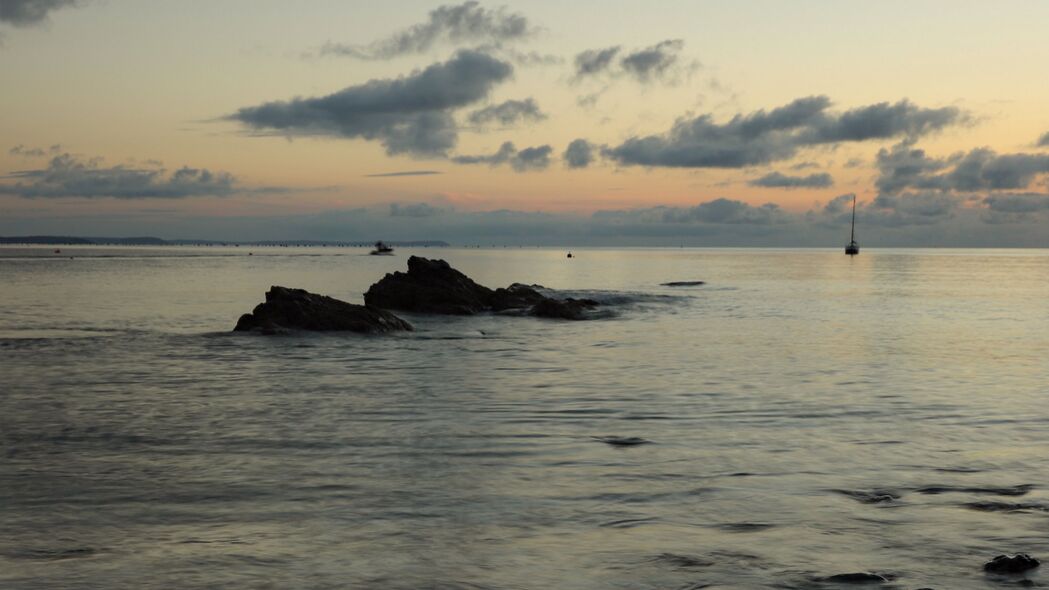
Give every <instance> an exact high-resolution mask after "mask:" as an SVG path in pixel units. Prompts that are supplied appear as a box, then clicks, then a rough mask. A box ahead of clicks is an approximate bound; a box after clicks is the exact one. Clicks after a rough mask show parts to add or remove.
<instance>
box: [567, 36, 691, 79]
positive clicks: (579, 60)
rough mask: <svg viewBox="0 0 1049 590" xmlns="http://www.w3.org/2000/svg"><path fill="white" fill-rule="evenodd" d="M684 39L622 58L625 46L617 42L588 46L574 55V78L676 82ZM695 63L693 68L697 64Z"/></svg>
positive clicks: (680, 66)
mask: <svg viewBox="0 0 1049 590" xmlns="http://www.w3.org/2000/svg"><path fill="white" fill-rule="evenodd" d="M684 46H685V42H684V41H682V40H681V39H667V40H666V41H660V42H659V43H656V44H655V45H652V46H650V47H645V48H643V49H638V50H635V51H631V52H629V53H627V54H625V55H623V56H622V57H621V58H620V59H619V61H618V62H617V61H616V57H617V56H619V55H621V53H622V47H621V46H619V45H615V46H612V47H606V48H603V49H588V50H586V51H582V52H580V53H578V54H576V56H575V80H576V81H580V80H583V79H584V78H588V77H594V76H598V75H601V74H609V75H611V76H629V77H631V78H633V79H634V80H637V81H638V82H640V83H642V84H647V83H650V82H653V81H656V80H663V81H665V82H674V81H676V80H677V78H678V74H680V73H681V70H682V69H684V66H683V65H682V64H681V59H680V52H681V50H682V49H683V48H684ZM698 65H699V64H698V62H694V63H693V64H691V66H690V67H692V68H695V67H698Z"/></svg>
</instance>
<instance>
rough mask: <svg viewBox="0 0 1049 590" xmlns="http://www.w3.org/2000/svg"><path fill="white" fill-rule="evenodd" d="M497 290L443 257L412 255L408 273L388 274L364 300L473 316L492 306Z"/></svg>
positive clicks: (433, 311)
mask: <svg viewBox="0 0 1049 590" xmlns="http://www.w3.org/2000/svg"><path fill="white" fill-rule="evenodd" d="M492 295H493V292H492V290H491V289H489V288H488V287H484V286H481V285H478V284H477V283H475V282H473V281H472V280H471V279H470V277H468V276H466V275H464V274H463V273H461V272H459V271H457V270H455V269H454V268H452V267H451V266H450V265H449V264H448V263H447V262H445V261H443V260H429V259H426V258H419V257H418V256H412V257H410V258H408V272H407V273H403V272H395V273H388V274H387V275H386V276H385V277H383V278H382V280H380V281H379V282H378V283H375V284H374V285H372V286H371V287H370V288H369V289H368V292H367V293H365V294H364V303H365V304H367V305H372V306H375V307H381V308H385V309H400V310H403V311H414V312H417V313H441V314H450V315H472V314H475V313H477V312H480V311H485V310H486V309H488V308H489V307H490V304H489V300H490V299H491V297H492Z"/></svg>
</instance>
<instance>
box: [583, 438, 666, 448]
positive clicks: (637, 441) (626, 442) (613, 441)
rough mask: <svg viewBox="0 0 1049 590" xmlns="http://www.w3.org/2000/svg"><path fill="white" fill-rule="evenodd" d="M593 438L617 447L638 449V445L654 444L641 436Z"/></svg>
mask: <svg viewBox="0 0 1049 590" xmlns="http://www.w3.org/2000/svg"><path fill="white" fill-rule="evenodd" d="M591 438H593V439H594V440H597V441H601V442H603V443H605V444H609V445H613V446H617V447H636V446H637V445H644V444H648V443H651V442H652V441H650V440H647V439H644V438H641V437H639V436H594V437H591Z"/></svg>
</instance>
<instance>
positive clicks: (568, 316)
mask: <svg viewBox="0 0 1049 590" xmlns="http://www.w3.org/2000/svg"><path fill="white" fill-rule="evenodd" d="M597 306H598V303H597V302H596V301H594V300H593V299H572V298H571V297H569V298H567V299H552V298H550V297H545V298H543V299H542V300H541V301H539V302H538V303H536V304H535V305H534V306H532V311H531V312H529V313H531V315H534V316H535V317H538V318H555V319H562V320H581V319H583V314H584V313H585V312H586V311H587V310H590V309H593V308H595V307H597Z"/></svg>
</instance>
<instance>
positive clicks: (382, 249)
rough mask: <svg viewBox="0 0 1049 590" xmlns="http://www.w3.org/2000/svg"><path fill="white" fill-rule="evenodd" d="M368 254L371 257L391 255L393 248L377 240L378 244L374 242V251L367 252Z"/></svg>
mask: <svg viewBox="0 0 1049 590" xmlns="http://www.w3.org/2000/svg"><path fill="white" fill-rule="evenodd" d="M368 254H371V255H372V256H382V255H393V247H392V246H387V245H386V244H384V243H383V242H382V240H379V241H378V242H375V249H374V250H372V251H371V252H368Z"/></svg>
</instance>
